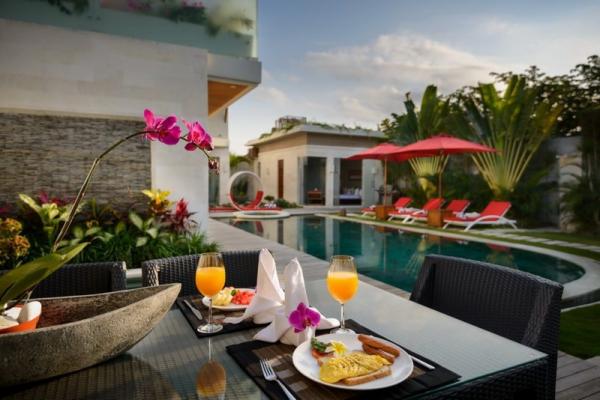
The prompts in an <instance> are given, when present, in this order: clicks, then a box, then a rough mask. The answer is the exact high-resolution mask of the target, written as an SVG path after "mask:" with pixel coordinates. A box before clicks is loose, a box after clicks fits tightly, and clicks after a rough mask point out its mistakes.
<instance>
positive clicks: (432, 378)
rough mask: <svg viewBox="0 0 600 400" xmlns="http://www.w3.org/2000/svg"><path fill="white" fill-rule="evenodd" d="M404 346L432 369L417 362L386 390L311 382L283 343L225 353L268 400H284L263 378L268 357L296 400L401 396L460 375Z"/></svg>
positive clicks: (253, 343)
mask: <svg viewBox="0 0 600 400" xmlns="http://www.w3.org/2000/svg"><path fill="white" fill-rule="evenodd" d="M346 326H347V327H349V328H351V329H353V330H354V331H355V332H357V333H364V334H368V335H373V336H376V337H381V338H383V337H382V336H381V335H378V334H377V333H375V332H373V331H371V330H370V329H367V328H365V327H364V326H362V325H360V324H359V323H357V322H356V321H353V320H348V321H346ZM317 335H318V333H317ZM384 339H385V338H384ZM386 340H387V339H386ZM403 348H404V347H403ZM404 349H405V350H406V352H407V353H409V354H411V355H413V356H415V357H417V358H419V359H421V360H423V361H425V362H427V363H428V364H431V365H433V366H434V367H435V369H434V370H433V371H430V370H427V369H425V368H424V367H421V366H420V365H419V364H418V363H415V364H414V365H415V368H414V371H413V374H412V375H411V377H410V378H409V379H407V380H405V381H404V382H402V383H399V384H398V385H395V386H392V387H389V388H386V389H378V390H371V391H352V390H342V389H334V388H330V387H327V386H325V385H320V384H318V383H316V382H313V381H312V380H310V379H308V378H306V377H304V376H303V375H302V374H300V373H299V372H298V371H297V370H296V368H295V367H294V366H293V362H292V353H293V351H294V347H293V346H289V345H285V344H282V343H266V342H261V341H258V340H253V341H250V342H245V343H240V344H235V345H231V346H228V347H227V352H228V353H229V355H231V356H232V357H233V359H234V360H235V361H236V362H237V363H238V365H239V366H240V367H241V368H242V369H243V370H244V371H245V372H246V374H248V376H250V378H252V380H253V381H254V382H255V383H256V384H257V385H258V386H259V387H260V388H261V389H262V390H263V391H264V392H265V393H266V394H267V396H269V398H271V399H285V398H286V397H285V394H284V393H283V391H282V390H281V388H280V387H279V385H278V384H277V382H269V381H266V380H265V379H264V377H263V374H262V371H261V369H260V365H259V360H260V358H267V359H269V360H270V362H271V365H272V367H273V369H274V370H275V371H276V373H277V376H278V377H279V379H280V380H281V381H283V382H284V384H285V385H286V386H287V387H288V389H290V391H291V392H292V393H293V394H294V396H295V397H296V398H297V399H298V400H321V399H323V400H325V399H332V400H350V399H365V398H376V399H378V400H383V399H394V400H395V399H404V398H406V397H408V396H411V395H414V394H416V393H421V392H424V391H427V390H429V389H432V388H434V387H438V386H442V385H445V384H448V383H450V382H453V381H455V380H457V379H458V378H460V376H459V375H457V374H456V373H454V372H452V371H450V370H448V369H446V368H444V367H443V366H441V365H440V364H438V363H436V362H434V361H431V360H429V359H427V358H425V357H423V356H421V355H419V354H417V353H414V352H412V351H410V350H408V349H406V348H404Z"/></svg>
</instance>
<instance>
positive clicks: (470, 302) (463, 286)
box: [410, 255, 563, 393]
mask: <svg viewBox="0 0 600 400" xmlns="http://www.w3.org/2000/svg"><path fill="white" fill-rule="evenodd" d="M562 292H563V287H562V285H560V284H559V283H556V282H553V281H550V280H547V279H544V278H541V277H539V276H536V275H532V274H529V273H526V272H523V271H519V270H515V269H511V268H508V267H502V266H499V265H494V264H488V263H482V262H478V261H473V260H465V259H462V258H455V257H446V256H437V255H436V256H434V255H432V256H427V257H426V258H425V261H424V263H423V266H422V267H421V271H420V273H419V277H418V279H417V282H416V283H415V286H414V288H413V291H412V293H411V296H410V299H411V300H412V301H415V302H417V303H420V304H423V305H425V306H427V307H429V308H433V309H435V310H437V311H440V312H442V313H444V314H447V315H450V316H452V317H454V318H458V319H460V320H463V321H465V322H468V323H470V324H472V325H476V326H478V327H480V328H483V329H486V330H488V331H490V332H493V333H496V334H498V335H500V336H504V337H506V338H508V339H511V340H514V341H516V342H519V343H521V344H524V345H526V346H529V347H533V348H534V349H537V350H539V351H542V352H544V353H546V354H548V355H549V357H550V367H549V373H550V374H555V373H556V360H557V351H558V333H559V323H560V304H561V296H562ZM548 382H549V383H551V384H552V385H554V383H555V375H552V376H548ZM551 393H554V389H553V388H552V392H551Z"/></svg>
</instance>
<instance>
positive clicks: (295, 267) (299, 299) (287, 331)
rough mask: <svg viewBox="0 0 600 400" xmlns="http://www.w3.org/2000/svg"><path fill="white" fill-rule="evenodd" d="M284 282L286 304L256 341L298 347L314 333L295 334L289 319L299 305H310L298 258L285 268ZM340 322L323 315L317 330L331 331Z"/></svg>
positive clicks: (308, 331) (307, 330) (307, 331)
mask: <svg viewBox="0 0 600 400" xmlns="http://www.w3.org/2000/svg"><path fill="white" fill-rule="evenodd" d="M283 280H284V285H285V302H284V305H283V306H282V307H279V308H278V309H277V311H276V312H275V318H274V319H273V322H271V324H270V325H269V326H267V327H266V328H264V329H263V330H261V331H259V332H258V333H257V334H256V335H255V336H254V339H258V340H262V341H265V342H271V343H274V342H276V341H278V340H281V342H282V343H285V344H291V345H294V346H298V345H299V344H300V343H302V342H304V341H306V340H307V339H308V338H309V337H310V336H311V334H312V332H313V331H311V330H310V329H305V330H304V331H302V332H299V333H296V332H294V328H293V327H292V326H291V325H290V323H289V321H288V317H289V315H290V314H291V312H292V311H294V310H295V309H296V308H297V307H298V304H300V303H304V304H306V305H307V306H308V305H309V304H308V295H307V294H306V286H305V284H304V274H303V273H302V267H301V266H300V263H299V262H298V259H297V258H294V259H293V260H292V261H290V263H289V264H288V265H287V266H286V267H285V270H284V271H283ZM339 324H340V322H339V321H338V320H337V319H335V318H326V317H325V316H323V314H321V321H320V322H319V325H318V327H317V329H331V328H335V327H337V326H339Z"/></svg>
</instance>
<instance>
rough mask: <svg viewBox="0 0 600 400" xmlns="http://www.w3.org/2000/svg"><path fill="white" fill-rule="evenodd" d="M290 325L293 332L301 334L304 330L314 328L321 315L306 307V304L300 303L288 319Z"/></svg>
mask: <svg viewBox="0 0 600 400" xmlns="http://www.w3.org/2000/svg"><path fill="white" fill-rule="evenodd" d="M288 321H289V323H290V325H291V326H292V327H293V328H294V332H296V333H298V332H302V331H303V330H305V329H306V328H310V327H316V326H317V325H319V322H320V321H321V314H319V312H318V311H317V310H315V309H314V308H310V307H307V306H306V304H304V303H302V302H301V303H300V304H298V307H296V309H295V310H294V311H292V312H291V313H290V316H289V317H288Z"/></svg>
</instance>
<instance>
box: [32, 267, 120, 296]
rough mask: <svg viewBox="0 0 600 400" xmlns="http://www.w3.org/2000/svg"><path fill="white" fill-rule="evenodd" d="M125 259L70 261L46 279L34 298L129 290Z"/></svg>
mask: <svg viewBox="0 0 600 400" xmlns="http://www.w3.org/2000/svg"><path fill="white" fill-rule="evenodd" d="M126 270H127V268H126V266H125V263H124V262H123V261H115V262H100V263H82V264H67V265H64V266H63V267H61V268H60V269H59V270H58V271H56V272H54V273H53V274H52V275H50V276H49V277H48V278H47V279H45V280H44V281H42V283H40V284H39V285H38V286H37V287H36V288H35V290H34V291H33V294H32V296H31V297H34V298H40V297H61V296H80V295H85V294H95V293H104V292H112V291H115V290H125V289H127V278H126V275H125V272H126Z"/></svg>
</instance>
